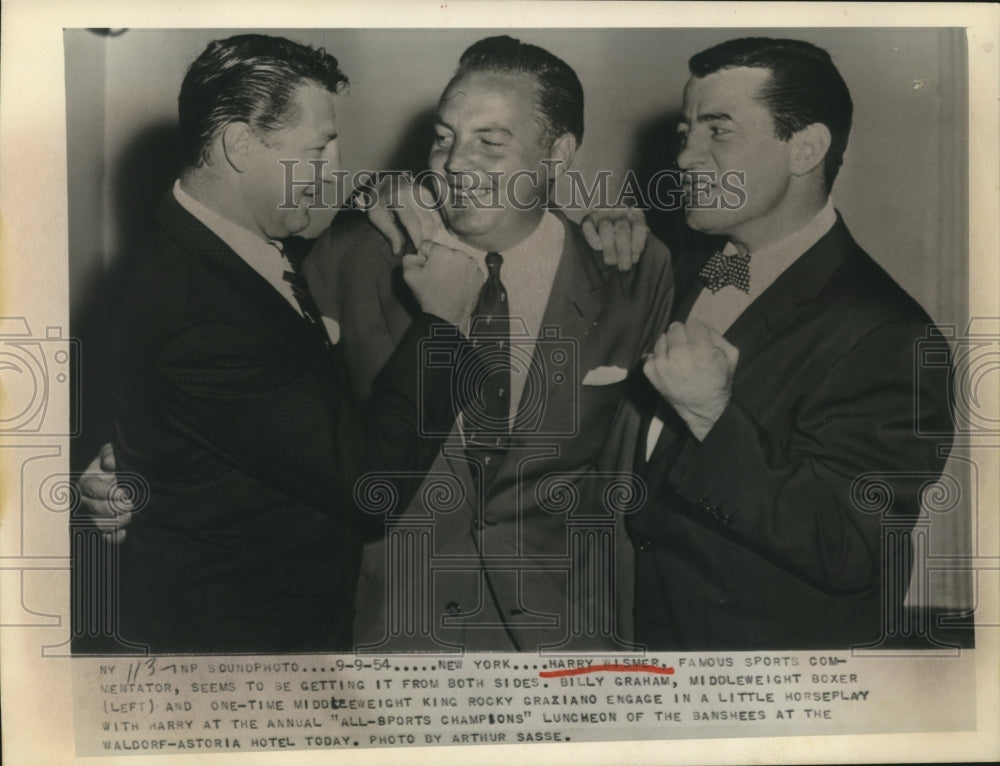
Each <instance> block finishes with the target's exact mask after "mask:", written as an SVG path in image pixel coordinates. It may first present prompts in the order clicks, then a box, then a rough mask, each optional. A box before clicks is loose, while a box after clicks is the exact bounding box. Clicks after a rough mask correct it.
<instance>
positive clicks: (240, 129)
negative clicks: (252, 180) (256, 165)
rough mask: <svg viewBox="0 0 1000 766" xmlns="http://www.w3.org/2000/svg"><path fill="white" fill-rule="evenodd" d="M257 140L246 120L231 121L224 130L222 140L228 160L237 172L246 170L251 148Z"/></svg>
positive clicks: (224, 153)
mask: <svg viewBox="0 0 1000 766" xmlns="http://www.w3.org/2000/svg"><path fill="white" fill-rule="evenodd" d="M254 140H256V139H255V137H254V135H253V133H252V132H251V131H250V126H249V125H247V124H246V123H245V122H231V123H229V124H228V125H227V126H226V127H225V128H223V130H222V136H221V142H222V152H223V156H224V157H225V158H226V162H228V163H229V165H230V166H231V167H232V168H233V170H235V171H236V172H237V173H243V172H244V171H246V169H247V167H248V165H249V157H250V148H251V146H252V143H253V141H254Z"/></svg>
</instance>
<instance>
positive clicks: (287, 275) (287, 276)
mask: <svg viewBox="0 0 1000 766" xmlns="http://www.w3.org/2000/svg"><path fill="white" fill-rule="evenodd" d="M281 276H282V279H284V280H285V281H286V282H287V283H288V284H289V285H290V286H291V288H292V295H294V296H295V302H296V303H298V304H299V308H300V309H301V310H302V316H303V317H305V320H306V321H307V322H308V323H309V324H310V325H312V327H313V329H314V330H315V331H316V332H317V333H318V334H319V336H320V338H321V339H322V340H323V344H324V345H325V346H326V347H327V348H328V349H329V348H332V347H333V344H332V343H331V342H330V336H329V335H328V334H327V332H326V327H324V326H323V317H322V314H321V313H320V310H319V306H317V305H316V301H315V300H313V297H312V293H310V292H309V286H308V285H307V284H306V280H305V278H304V277H303V276H302V275H301V274H300V273H299V272H297V271H295V270H294V269H292V268H289V269H287V270H286V271H285V272H284V273H283V274H282V275H281Z"/></svg>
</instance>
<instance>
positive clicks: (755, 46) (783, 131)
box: [688, 37, 854, 192]
mask: <svg viewBox="0 0 1000 766" xmlns="http://www.w3.org/2000/svg"><path fill="white" fill-rule="evenodd" d="M734 67H756V68H761V69H767V70H769V71H770V73H771V78H770V80H769V81H768V82H767V83H766V84H765V85H764V86H762V87H761V89H760V93H758V94H757V97H758V99H759V100H760V102H761V103H762V104H764V105H765V106H766V107H767V108H768V109H769V110H770V112H771V115H772V116H773V118H774V125H775V134H776V136H777V137H778V138H780V139H781V140H783V141H787V140H788V139H790V138H791V137H792V135H793V134H794V133H796V132H798V131H800V130H802V129H803V128H804V127H806V126H807V125H811V124H813V123H822V124H823V125H826V127H827V128H828V129H829V130H830V149H829V150H828V151H827V153H826V157H825V158H824V160H823V179H824V181H825V182H826V190H827V192H829V191H830V189H831V188H832V187H833V181H834V179H835V178H836V177H837V171H839V170H840V165H841V163H842V162H843V161H844V150H845V149H846V148H847V137H848V135H849V134H850V132H851V114H852V112H853V111H854V105H853V104H852V103H851V94H850V92H849V91H848V90H847V84H846V83H845V82H844V78H843V77H841V76H840V72H838V71H837V67H836V66H834V64H833V60H832V59H831V58H830V54H829V53H827V52H826V51H825V50H823V49H822V48H818V47H817V46H815V45H812V44H811V43H807V42H803V41H802V40H774V39H771V38H768V37H744V38H740V39H738V40H728V41H727V42H724V43H721V44H719V45H716V46H714V47H712V48H709V49H708V50H704V51H702V52H701V53H697V54H695V55H694V56H692V57H691V60H690V61H689V62H688V68H689V69H690V70H691V74H692V75H694V76H695V77H705V76H706V75H709V74H712V73H713V72H717V71H719V70H720V69H732V68H734Z"/></svg>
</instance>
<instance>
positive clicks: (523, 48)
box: [452, 35, 583, 146]
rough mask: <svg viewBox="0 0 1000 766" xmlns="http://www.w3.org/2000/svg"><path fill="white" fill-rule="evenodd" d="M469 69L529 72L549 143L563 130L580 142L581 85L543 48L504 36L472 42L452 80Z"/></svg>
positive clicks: (476, 70)
mask: <svg viewBox="0 0 1000 766" xmlns="http://www.w3.org/2000/svg"><path fill="white" fill-rule="evenodd" d="M473 72H495V73H498V74H529V75H532V76H533V77H534V78H535V80H536V81H537V83H538V90H537V102H536V104H535V111H536V112H537V114H538V116H539V120H540V122H541V125H542V129H543V131H544V139H545V141H546V142H547V143H549V144H551V142H552V141H554V140H555V139H557V138H559V136H561V135H563V134H564V133H571V134H572V135H573V136H574V137H575V138H576V143H577V145H578V146H579V145H580V144H581V143H583V86H582V85H580V79H579V78H578V77H577V76H576V72H574V71H573V69H572V67H570V66H569V64H567V63H566V62H565V61H563V60H562V59H560V58H558V57H556V56H554V55H552V54H551V53H549V52H548V51H547V50H545V49H544V48H540V47H538V46H537V45H531V44H529V43H522V42H521V41H520V40H515V39H514V38H513V37H509V36H507V35H500V36H497V37H487V38H485V39H483V40H480V41H479V42H476V43H473V44H472V45H471V46H469V48H467V49H466V51H465V53H463V54H462V57H461V58H460V59H459V61H458V70H457V71H456V72H455V76H454V77H453V78H452V82H455V81H456V80H458V79H459V78H461V77H464V76H465V75H468V74H471V73H473Z"/></svg>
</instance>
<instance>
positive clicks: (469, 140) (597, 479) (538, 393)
mask: <svg viewBox="0 0 1000 766" xmlns="http://www.w3.org/2000/svg"><path fill="white" fill-rule="evenodd" d="M436 133H437V137H436V139H435V141H434V145H433V146H432V148H431V153H430V160H429V164H430V168H431V170H432V171H435V173H436V174H437V177H438V178H439V179H440V180H442V181H443V182H444V187H445V190H446V192H447V196H446V198H445V200H444V205H443V207H442V213H443V218H444V221H443V223H444V224H446V225H447V228H445V226H444V225H441V224H442V222H441V221H440V219H438V220H437V221H436V222H435V221H434V220H431V222H430V223H429V224H428V228H430V229H434V228H435V226H437V231H434V232H433V236H434V237H435V238H436V239H438V241H440V242H443V243H446V244H448V245H449V246H451V247H456V248H457V247H462V248H463V249H466V250H468V251H471V252H473V253H474V254H475V255H476V257H477V258H481V259H483V262H484V266H485V267H486V268H487V269H490V270H491V273H492V269H494V268H496V270H497V272H498V277H499V282H500V283H501V285H502V290H503V301H504V302H505V303H506V304H507V305H509V311H508V310H507V309H503V310H502V311H501V313H503V314H504V315H505V317H506V318H505V320H504V321H505V323H506V322H507V321H508V320H509V325H507V326H505V329H504V331H503V339H502V341H501V349H502V344H503V343H509V348H510V352H509V357H508V358H507V359H506V360H505V361H504V362H503V365H505V366H506V367H507V368H508V369H507V370H506V371H503V370H501V372H500V374H499V376H498V377H500V378H503V376H504V375H506V376H507V377H506V382H503V383H501V384H499V385H493V384H492V381H493V378H492V377H491V376H492V373H490V372H489V371H488V366H487V364H486V363H482V364H480V363H479V362H476V363H474V364H473V365H472V366H471V369H472V370H473V374H472V376H471V378H470V381H471V384H470V388H471V389H473V391H472V393H473V396H472V397H471V398H469V399H466V400H465V401H464V402H463V413H462V417H461V424H460V426H459V427H457V428H456V429H455V431H454V432H453V433H452V434H451V435H450V436H449V439H448V441H447V443H446V445H445V449H444V450H443V454H442V456H441V457H440V458H439V459H438V460H437V461H436V462H435V464H434V466H433V467H432V469H431V471H430V472H429V474H428V479H427V481H426V483H425V485H424V488H423V489H422V490H421V491H420V492H418V493H417V494H416V495H415V497H414V501H413V502H412V503H411V504H410V507H409V508H407V507H406V505H405V503H403V504H396V505H395V506H394V507H393V508H391V509H387V510H389V511H390V518H389V521H390V525H389V536H388V538H387V539H386V540H384V541H377V542H375V543H372V544H371V545H369V546H367V548H366V551H365V559H364V565H363V568H362V582H361V584H360V586H359V590H358V597H357V612H358V613H357V619H356V643H357V644H358V645H360V646H369V647H377V648H379V649H381V650H407V649H413V650H435V649H440V648H442V647H445V646H451V647H462V648H464V649H466V650H469V651H517V650H520V651H536V650H537V649H539V648H540V647H546V646H550V647H555V646H560V645H562V646H564V647H565V648H585V647H586V648H591V649H614V648H620V647H622V646H623V643H622V641H621V635H622V633H623V632H624V631H622V630H619V629H618V627H617V626H618V625H619V623H617V622H616V620H615V618H614V610H615V609H616V608H618V607H621V606H623V605H625V602H626V601H627V599H626V598H621V599H620V600H617V599H616V597H617V596H619V594H620V591H618V592H616V589H615V582H616V581H615V577H616V559H617V557H616V555H615V554H616V552H615V550H614V547H615V543H614V535H613V534H610V533H611V531H612V530H613V529H614V527H615V525H616V521H620V518H621V515H620V513H618V511H620V510H622V508H619V507H616V506H615V504H614V498H615V497H616V495H615V492H614V488H615V477H609V476H606V475H605V476H601V475H598V474H596V473H595V470H594V469H595V465H596V464H597V462H598V460H599V458H601V457H602V454H603V453H606V452H607V451H608V450H610V451H612V452H614V451H617V450H618V449H619V448H620V447H621V446H622V445H620V444H610V445H609V444H608V441H607V435H608V430H609V427H610V424H611V422H612V420H613V418H614V416H615V413H616V412H617V411H618V409H619V407H620V405H622V401H623V395H624V386H625V378H626V374H627V371H629V370H631V369H632V368H633V366H635V365H636V364H637V363H638V361H639V359H640V358H641V355H642V354H643V353H644V352H646V351H648V350H649V348H650V347H651V344H652V342H653V340H654V339H655V338H656V337H657V335H658V334H659V333H660V332H661V331H662V329H663V327H664V326H665V324H666V318H667V312H668V310H669V306H670V300H671V297H672V292H673V279H672V273H671V268H670V261H669V254H668V253H667V251H666V248H664V247H663V245H662V244H660V243H659V242H656V241H655V240H652V239H650V241H649V242H648V243H647V245H646V248H645V251H644V252H642V254H641V257H640V258H639V259H638V263H637V264H636V265H635V266H634V268H633V270H632V273H631V274H622V273H620V272H619V271H618V270H617V269H616V268H609V267H608V266H607V265H606V264H605V261H604V257H603V255H602V252H601V250H600V249H596V248H594V247H591V246H590V245H589V244H588V243H587V242H586V241H585V239H584V236H583V235H582V233H581V231H580V228H579V227H577V226H576V225H575V224H573V223H571V222H570V221H569V220H567V219H566V218H565V217H564V216H563V215H562V214H561V213H560V212H558V211H556V210H551V209H547V202H548V200H549V193H550V190H551V186H552V184H553V182H554V181H555V180H556V177H557V175H558V174H560V173H562V172H563V171H564V170H565V169H566V168H567V167H568V166H569V164H570V162H571V160H572V158H573V154H574V152H575V150H576V147H577V145H578V144H579V142H580V141H581V140H582V137H583V91H582V87H581V86H580V83H579V80H578V79H577V77H576V74H575V73H574V72H573V70H572V69H571V68H570V67H569V66H567V65H566V64H565V63H564V62H563V61H561V60H560V59H558V58H556V57H555V56H553V55H552V54H551V53H549V52H548V51H545V50H542V49H541V48H538V47H537V46H533V45H528V44H524V43H521V42H519V41H516V40H512V39H511V38H509V37H495V38H488V39H485V40H481V41H480V42H478V43H476V44H474V45H473V46H471V47H470V48H469V49H468V50H467V51H466V52H465V53H464V54H463V55H462V58H461V61H460V63H459V68H458V72H457V73H456V75H455V76H454V78H453V79H452V81H451V83H450V84H449V85H448V86H447V88H446V89H445V91H444V94H443V95H442V97H441V100H440V103H439V105H438V110H437V119H436ZM532 174H533V177H532ZM411 212H412V211H411ZM602 223H606V222H602ZM616 225H617V226H618V234H619V235H621V233H622V229H621V226H620V222H619V223H618V224H616ZM601 228H605V230H606V231H605V234H606V236H609V237H611V238H613V237H614V233H613V229H612V230H611V231H608V227H606V226H603V225H602V226H601ZM419 236H426V235H425V234H421V235H419ZM624 239H625V240H627V239H628V237H625V238H624ZM397 244H398V241H397ZM595 244H596V243H595ZM628 250H629V248H628V247H627V246H626V245H625V244H623V245H622V247H621V254H624V253H627V252H628ZM497 255H499V256H500V257H499V258H496V256H497ZM494 259H495V260H494ZM496 261H498V263H495V262H496ZM398 264H399V260H398V257H397V256H396V255H394V253H393V248H392V246H391V245H390V243H389V242H388V241H387V240H386V239H385V238H384V237H383V236H382V235H381V234H380V233H379V232H378V231H377V230H376V229H375V228H373V227H372V226H371V224H370V223H369V222H367V221H365V220H357V219H355V220H341V219H338V221H337V222H336V223H335V225H334V226H333V227H332V229H331V230H330V231H329V232H328V233H326V234H324V235H323V236H322V237H321V238H320V239H319V241H318V242H317V244H316V246H315V248H314V250H313V251H312V253H311V255H310V257H309V259H308V260H307V263H306V265H305V271H306V273H307V275H308V276H309V279H310V285H312V286H313V288H314V292H315V294H316V298H317V301H318V302H319V303H320V305H321V307H322V308H323V310H324V313H326V314H329V315H331V316H335V317H336V318H337V319H338V320H339V321H340V323H341V325H342V328H343V332H344V339H345V340H344V350H345V354H346V358H347V360H348V369H349V370H350V373H351V381H352V385H353V388H354V391H355V394H356V395H357V396H362V397H363V396H367V395H368V393H369V390H370V386H371V382H372V380H373V377H374V376H375V374H376V373H377V371H378V370H379V369H380V368H381V366H382V365H383V364H384V362H385V360H386V359H387V358H388V357H389V356H390V354H391V353H392V352H393V349H394V348H396V347H398V344H399V343H400V342H401V341H402V339H403V338H404V337H405V334H406V333H407V332H409V331H410V330H409V328H410V327H411V325H412V322H413V319H414V316H415V314H414V311H415V306H414V304H413V301H412V297H411V296H410V295H409V291H408V290H407V289H406V287H405V285H404V284H402V282H401V280H399V279H398ZM628 265H631V264H628ZM489 284H490V282H489V280H488V282H487V286H488V285H489ZM485 292H486V288H484V295H485ZM481 300H482V299H481ZM479 309H480V310H481V309H482V303H481V304H480V307H479ZM479 313H481V311H480V312H479ZM494 313H495V312H494ZM473 337H475V332H474V335H473ZM483 342H484V343H488V342H489V340H488V339H487V340H484V341H483ZM477 396H479V397H482V398H483V399H485V400H487V401H486V403H485V404H483V405H482V407H480V401H479V400H477V398H476V397H477ZM492 397H496V398H498V399H501V400H502V404H501V407H500V411H499V414H498V415H496V417H495V418H494V421H493V423H492V425H493V426H494V427H493V428H491V424H490V423H485V422H477V417H476V415H477V413H478V414H480V415H481V414H483V413H482V412H480V411H479V410H480V409H482V408H486V409H488V407H489V401H488V400H490V399H491V398H492ZM489 414H490V413H489V412H486V415H487V416H488V415H489ZM484 420H489V417H486V418H484ZM497 424H499V425H497ZM486 436H488V438H486ZM631 446H632V445H631V443H630V444H628V445H625V448H626V449H627V451H628V453H629V454H631ZM610 462H612V463H615V462H620V461H615V460H611V461H610ZM629 467H630V466H629ZM619 479H620V477H619ZM435 487H437V488H438V489H439V490H443V488H444V487H448V488H449V489H448V490H447V491H446V492H442V495H441V496H442V497H444V496H447V497H449V498H454V499H455V502H454V503H451V504H447V503H444V502H441V503H437V504H436V503H435V501H434V498H435V497H438V495H437V494H436V493H435ZM606 490H607V491H606ZM609 498H611V500H610V501H609ZM445 505H447V507H444V506H445ZM424 522H426V524H427V526H428V528H429V529H430V533H429V534H430V536H429V538H419V537H416V536H410V537H407V535H411V533H412V534H413V535H416V532H414V529H415V527H416V526H419V525H420V524H421V523H424ZM426 539H429V540H430V542H429V543H425V542H422V541H423V540H426ZM406 540H409V543H407V542H405V541H406ZM619 542H620V540H619ZM409 544H413V545H416V546H417V547H416V548H413V549H412V550H415V551H417V554H416V556H415V558H411V559H409V561H410V562H411V563H413V564H414V566H413V568H412V569H406V570H402V571H401V570H400V569H399V568H398V567H397V564H398V563H399V562H400V561H401V560H402V558H401V555H400V554H399V551H400V550H404V549H406V546H407V545H409ZM422 545H426V546H427V547H420V546H422ZM625 574H626V575H627V572H626V573H625Z"/></svg>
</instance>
